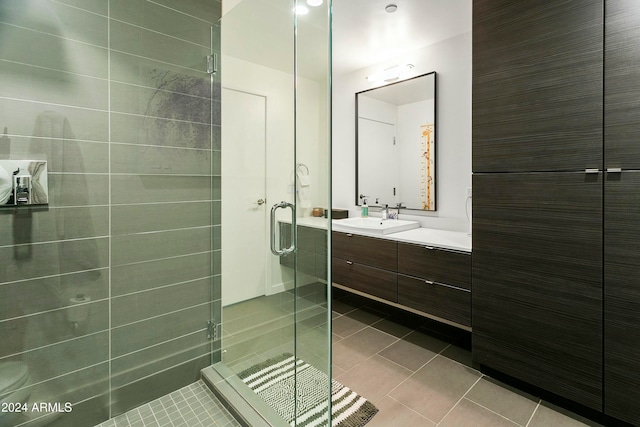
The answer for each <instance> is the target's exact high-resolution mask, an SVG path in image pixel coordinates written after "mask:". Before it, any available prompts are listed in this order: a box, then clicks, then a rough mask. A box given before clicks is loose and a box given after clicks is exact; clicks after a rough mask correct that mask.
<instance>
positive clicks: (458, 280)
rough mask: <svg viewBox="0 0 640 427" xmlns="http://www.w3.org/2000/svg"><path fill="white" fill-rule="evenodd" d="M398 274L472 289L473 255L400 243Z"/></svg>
mask: <svg viewBox="0 0 640 427" xmlns="http://www.w3.org/2000/svg"><path fill="white" fill-rule="evenodd" d="M398 272H399V273H402V274H406V275H409V276H415V277H419V278H422V279H427V280H431V281H434V282H440V283H446V284H447V285H452V286H457V287H459V288H464V289H469V290H470V289H471V254H469V253H462V252H454V251H447V250H443V249H437V248H428V247H425V246H424V245H412V244H410V243H402V242H399V243H398Z"/></svg>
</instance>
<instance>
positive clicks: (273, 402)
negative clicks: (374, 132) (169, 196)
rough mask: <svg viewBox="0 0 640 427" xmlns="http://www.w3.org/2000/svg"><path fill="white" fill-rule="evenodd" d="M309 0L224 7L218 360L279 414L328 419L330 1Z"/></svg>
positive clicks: (249, 396)
mask: <svg viewBox="0 0 640 427" xmlns="http://www.w3.org/2000/svg"><path fill="white" fill-rule="evenodd" d="M303 3H304V4H305V5H306V2H299V4H296V2H295V1H293V0H242V1H235V2H229V3H227V6H226V9H224V10H223V17H222V19H221V34H222V43H221V45H222V56H221V82H222V152H223V153H224V155H223V156H222V225H223V227H222V278H221V280H222V304H223V314H222V346H221V352H220V356H219V362H218V363H214V369H215V371H216V372H217V374H218V375H220V376H221V377H222V378H224V380H223V381H224V382H226V383H227V384H230V385H231V386H232V387H233V389H234V390H236V391H237V392H238V393H239V395H240V396H241V398H242V399H243V400H245V401H246V402H248V403H249V405H250V406H251V407H252V408H253V409H254V410H255V411H257V413H259V415H260V416H261V417H263V418H266V419H267V420H269V421H270V422H272V423H274V425H281V424H282V423H285V424H291V425H297V424H300V425H302V424H303V422H302V419H309V417H310V416H311V415H310V413H309V412H308V411H309V410H310V409H313V410H314V416H313V417H314V418H313V419H316V420H317V421H318V422H319V423H320V424H319V425H328V422H329V415H328V408H329V396H330V377H331V374H330V335H331V334H330V315H329V313H330V310H329V302H328V299H329V288H328V283H329V282H328V275H327V272H328V271H329V263H328V258H329V251H328V250H327V248H328V247H329V245H328V232H327V229H328V223H329V218H327V217H324V210H325V209H330V205H331V203H330V194H329V189H330V183H329V179H330V169H329V168H330V144H329V134H330V128H329V120H330V114H329V105H330V99H329V93H330V89H329V70H330V66H329V50H328V49H329V16H330V13H329V10H330V7H329V5H328V4H327V3H326V2H325V3H324V4H323V5H322V6H320V7H312V6H308V5H307V7H308V8H309V16H308V17H304V18H301V17H300V15H296V14H295V13H294V8H295V6H301V5H302V4H303ZM223 6H224V5H223ZM313 208H316V209H313ZM318 213H320V214H319V216H318ZM314 215H316V216H314ZM292 245H293V247H294V248H295V250H294V251H293V252H291V253H288V254H286V252H287V251H286V249H287V248H290V247H291V246H292ZM279 251H280V252H283V251H284V252H285V253H284V254H278V252H279ZM214 362H217V361H216V360H214ZM301 417H302V418H301Z"/></svg>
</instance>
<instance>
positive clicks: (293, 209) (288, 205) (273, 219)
mask: <svg viewBox="0 0 640 427" xmlns="http://www.w3.org/2000/svg"><path fill="white" fill-rule="evenodd" d="M280 208H291V218H292V219H293V218H295V217H296V207H295V206H294V205H292V204H291V203H289V202H280V203H276V204H275V205H273V206H272V207H271V253H272V254H274V255H278V256H283V255H288V254H290V253H291V252H293V251H294V250H295V249H296V244H295V235H296V233H295V230H293V227H292V233H291V246H289V247H288V248H286V249H282V248H280V249H278V248H276V240H277V236H276V211H277V210H278V209H280ZM292 223H293V221H292Z"/></svg>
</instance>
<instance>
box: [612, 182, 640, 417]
mask: <svg viewBox="0 0 640 427" xmlns="http://www.w3.org/2000/svg"><path fill="white" fill-rule="evenodd" d="M607 175H608V176H607V180H606V182H605V200H606V205H605V216H604V218H605V228H604V236H605V237H604V272H605V273H604V337H605V341H604V343H605V345H604V350H605V353H604V362H605V364H604V390H605V413H606V414H608V415H611V416H613V417H615V418H619V419H621V420H625V421H627V422H629V423H632V424H633V425H640V405H638V402H639V401H640V387H639V385H640V357H639V355H640V227H639V226H638V222H639V221H640V191H639V190H638V189H640V171H635V172H629V171H624V172H622V174H607Z"/></svg>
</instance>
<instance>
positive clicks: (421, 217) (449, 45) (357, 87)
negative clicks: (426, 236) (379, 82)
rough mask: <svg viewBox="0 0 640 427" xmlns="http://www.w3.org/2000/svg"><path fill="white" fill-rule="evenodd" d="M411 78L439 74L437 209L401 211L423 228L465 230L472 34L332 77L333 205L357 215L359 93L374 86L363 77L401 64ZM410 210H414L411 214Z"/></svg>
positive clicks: (468, 163) (469, 138)
mask: <svg viewBox="0 0 640 427" xmlns="http://www.w3.org/2000/svg"><path fill="white" fill-rule="evenodd" d="M406 63H409V64H413V65H415V68H414V69H413V70H411V71H412V74H411V75H410V76H407V77H414V76H417V75H421V74H425V73H428V72H431V71H436V72H437V96H438V106H437V115H438V123H437V126H438V127H437V130H436V132H437V142H436V144H437V145H436V152H437V160H436V162H437V163H436V168H437V178H436V180H437V209H438V210H437V211H436V212H418V211H402V212H401V214H400V218H403V219H415V220H418V221H420V223H421V225H422V226H423V227H432V228H441V229H448V230H458V231H467V230H468V228H469V221H467V217H466V213H465V205H466V189H467V188H469V187H471V32H469V33H465V34H461V35H459V36H456V37H452V38H450V39H447V40H444V41H442V42H439V43H436V44H433V45H431V46H427V47H425V48H422V49H418V50H416V51H413V52H409V53H407V54H405V55H402V56H401V57H398V58H395V59H394V60H392V61H388V62H384V63H380V64H375V65H372V66H371V67H367V68H363V69H361V70H359V71H356V72H354V73H350V74H346V75H339V76H333V102H332V107H333V123H332V127H333V130H332V137H333V141H332V144H333V148H332V151H333V158H332V161H333V188H332V195H333V207H334V208H343V209H345V208H346V209H349V210H350V211H352V212H350V215H351V216H355V215H359V210H358V209H357V208H356V205H355V93H357V92H360V91H363V90H366V89H370V88H372V87H374V85H372V84H371V83H369V82H368V81H367V80H365V77H366V76H367V75H369V74H372V73H373V72H375V71H380V70H381V69H385V68H389V67H391V66H394V65H398V64H406ZM409 212H410V213H409Z"/></svg>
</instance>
